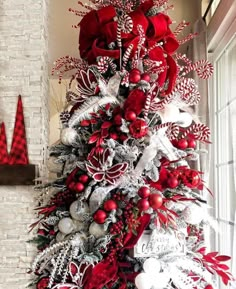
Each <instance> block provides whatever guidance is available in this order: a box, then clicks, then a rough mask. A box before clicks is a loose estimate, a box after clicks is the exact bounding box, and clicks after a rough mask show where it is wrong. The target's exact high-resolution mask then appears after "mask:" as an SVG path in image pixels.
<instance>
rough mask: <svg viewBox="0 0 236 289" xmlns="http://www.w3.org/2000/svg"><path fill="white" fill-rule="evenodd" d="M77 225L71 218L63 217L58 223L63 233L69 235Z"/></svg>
mask: <svg viewBox="0 0 236 289" xmlns="http://www.w3.org/2000/svg"><path fill="white" fill-rule="evenodd" d="M74 228H75V226H74V223H73V221H72V219H71V218H63V219H61V220H60V222H59V223H58V229H59V231H60V232H61V233H62V234H65V235H68V234H70V233H72V231H73V230H74Z"/></svg>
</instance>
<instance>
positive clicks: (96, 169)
mask: <svg viewBox="0 0 236 289" xmlns="http://www.w3.org/2000/svg"><path fill="white" fill-rule="evenodd" d="M111 162H112V161H111V154H110V150H109V149H108V148H107V149H105V150H104V151H103V152H102V153H101V154H93V155H92V156H89V159H88V164H86V168H87V171H88V172H89V173H90V174H91V176H92V177H93V179H94V180H95V181H97V182H101V181H106V182H108V183H110V184H114V183H115V182H116V181H117V179H118V178H119V177H120V176H121V175H123V173H124V172H125V171H126V170H127V169H128V163H126V162H125V163H120V164H115V165H112V163H111Z"/></svg>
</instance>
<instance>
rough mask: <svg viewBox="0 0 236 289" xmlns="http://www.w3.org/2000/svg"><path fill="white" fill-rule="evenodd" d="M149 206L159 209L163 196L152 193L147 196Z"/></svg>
mask: <svg viewBox="0 0 236 289" xmlns="http://www.w3.org/2000/svg"><path fill="white" fill-rule="evenodd" d="M148 201H149V204H150V206H151V207H152V208H153V209H154V210H157V209H159V208H160V207H161V206H162V204H163V198H162V196H161V195H159V194H152V195H150V196H149V198H148Z"/></svg>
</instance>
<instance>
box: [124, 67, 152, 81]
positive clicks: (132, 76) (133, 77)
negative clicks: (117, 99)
mask: <svg viewBox="0 0 236 289" xmlns="http://www.w3.org/2000/svg"><path fill="white" fill-rule="evenodd" d="M141 80H144V81H147V82H150V81H151V77H150V75H149V74H148V73H146V72H145V73H141V71H140V70H139V69H137V68H134V69H132V70H131V71H130V73H129V81H130V83H134V84H137V83H139V82H140V81H141Z"/></svg>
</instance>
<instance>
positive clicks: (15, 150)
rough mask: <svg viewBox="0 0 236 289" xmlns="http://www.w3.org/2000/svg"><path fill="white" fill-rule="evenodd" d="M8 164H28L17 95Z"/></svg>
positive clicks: (19, 100)
mask: <svg viewBox="0 0 236 289" xmlns="http://www.w3.org/2000/svg"><path fill="white" fill-rule="evenodd" d="M9 164H10V165H13V164H18V165H27V164H29V159H28V150H27V142H26V134H25V122H24V114H23V105H22V99H21V96H20V95H19V98H18V104H17V111H16V121H15V127H14V132H13V139H12V145H11V152H10V159H9Z"/></svg>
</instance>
